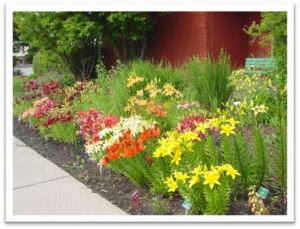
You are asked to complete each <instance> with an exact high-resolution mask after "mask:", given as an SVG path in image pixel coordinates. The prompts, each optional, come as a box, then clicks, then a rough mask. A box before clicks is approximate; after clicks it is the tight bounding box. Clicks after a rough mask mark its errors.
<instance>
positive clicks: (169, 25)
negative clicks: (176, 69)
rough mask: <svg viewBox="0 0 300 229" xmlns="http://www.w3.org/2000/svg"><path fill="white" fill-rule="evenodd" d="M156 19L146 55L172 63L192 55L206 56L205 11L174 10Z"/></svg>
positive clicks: (179, 61)
mask: <svg viewBox="0 0 300 229" xmlns="http://www.w3.org/2000/svg"><path fill="white" fill-rule="evenodd" d="M156 19H157V27H156V31H155V40H153V41H150V42H149V44H148V47H147V53H146V54H147V57H149V58H153V59H154V60H157V61H160V60H161V59H163V58H164V59H167V60H168V61H170V62H171V63H172V64H173V65H177V64H181V63H182V62H183V61H184V60H185V59H186V58H188V57H190V56H193V55H198V56H200V57H206V55H207V45H206V44H207V34H206V13H204V12H203V13H199V12H174V13H170V14H167V15H165V16H163V17H159V16H157V17H156Z"/></svg>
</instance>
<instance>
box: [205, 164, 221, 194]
mask: <svg viewBox="0 0 300 229" xmlns="http://www.w3.org/2000/svg"><path fill="white" fill-rule="evenodd" d="M219 179H220V173H219V172H218V171H217V170H216V169H214V170H210V171H207V172H206V173H205V174H204V183H203V184H208V185H209V187H210V188H211V189H213V188H214V185H215V184H217V185H220V182H219Z"/></svg>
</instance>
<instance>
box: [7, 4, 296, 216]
mask: <svg viewBox="0 0 300 229" xmlns="http://www.w3.org/2000/svg"><path fill="white" fill-rule="evenodd" d="M17 11H169V12H175V11H191V12H195V11H199V12H200V11H203V12H205V11H206V12H208V11H224V12H225V11H237V12H238V11H240V12H241V11H244V12H250V11H261V12H263V11H286V12H287V14H288V49H287V50H288V53H287V55H288V68H287V69H288V79H287V83H288V90H287V94H288V125H287V126H288V132H287V133H288V138H287V145H288V166H287V169H288V171H287V174H288V175H287V177H288V182H287V184H288V189H287V196H288V199H287V215H276V216H271V215H266V216H254V215H251V216H250V215H234V216H233V215H225V216H207V215H183V216H181V215H176V216H175V217H174V216H169V215H168V216H160V215H159V216H154V215H153V216H152V215H151V216H149V215H125V216H124V215H118V216H116V215H14V214H13V154H12V152H13V147H12V146H13V142H12V140H13V122H12V117H13V112H12V104H13V92H12V88H13V87H12V85H13V84H12V81H13V80H12V75H13V68H12V66H13V63H12V60H13V58H12V52H11V50H12V49H13V48H12V47H13V23H12V22H13V12H17ZM5 13H6V15H5V18H6V31H5V32H6V34H5V36H6V37H5V38H6V40H5V43H6V50H5V57H6V63H5V66H6V69H5V72H6V76H5V86H6V90H5V93H6V100H5V102H6V104H5V108H6V112H5V121H6V123H5V136H6V143H5V144H6V145H5V148H6V154H5V162H6V168H5V170H6V174H5V176H6V177H5V178H6V187H5V198H6V203H5V204H6V205H5V210H6V222H294V220H295V218H294V217H295V215H294V214H295V210H294V209H295V204H294V203H295V202H294V201H295V155H294V153H295V152H294V144H295V141H294V133H295V130H294V124H295V122H294V121H295V120H294V118H295V116H294V111H295V104H294V95H295V94H294V87H295V86H294V85H295V79H294V72H295V71H294V67H295V66H294V57H295V53H294V47H295V44H294V30H295V27H294V19H295V18H294V4H292V3H282V4H281V3H275V4H271V3H269V4H259V3H241V4H240V3H218V4H210V3H186V2H185V3H182V2H180V3H179V2H173V3H171V4H166V3H142V4H131V3H125V2H120V3H118V4H115V2H113V3H99V4H95V3H93V4H28V3H23V4H22V3H20V4H6V12H5Z"/></svg>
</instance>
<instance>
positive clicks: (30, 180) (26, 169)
mask: <svg viewBox="0 0 300 229" xmlns="http://www.w3.org/2000/svg"><path fill="white" fill-rule="evenodd" d="M13 167H14V168H13V212H14V215H125V214H126V213H125V212H124V211H122V210H121V209H119V208H118V207H116V206H115V205H113V204H111V203H110V202H109V201H107V200H106V199H104V198H102V197H101V196H100V195H98V194H96V193H92V191H91V190H90V189H88V188H87V187H86V186H85V185H84V184H82V183H81V182H79V181H77V180H76V179H74V178H73V177H72V176H70V174H68V173H66V172H65V171H63V170H62V169H60V168H59V167H57V166H56V165H54V164H53V163H52V162H50V161H49V160H47V159H46V158H44V157H42V156H41V155H39V154H38V153H37V152H35V151H34V150H33V149H31V148H29V147H27V146H26V145H25V144H24V143H23V142H22V141H20V140H19V139H17V138H15V137H14V139H13Z"/></svg>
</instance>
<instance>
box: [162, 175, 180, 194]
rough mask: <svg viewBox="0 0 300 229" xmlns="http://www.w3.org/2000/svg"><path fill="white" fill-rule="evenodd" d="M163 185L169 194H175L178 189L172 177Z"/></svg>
mask: <svg viewBox="0 0 300 229" xmlns="http://www.w3.org/2000/svg"><path fill="white" fill-rule="evenodd" d="M165 184H167V186H168V187H169V190H168V191H169V192H175V191H176V189H177V188H178V185H177V182H176V181H175V180H174V178H173V177H172V176H170V177H168V178H167V180H166V181H165Z"/></svg>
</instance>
